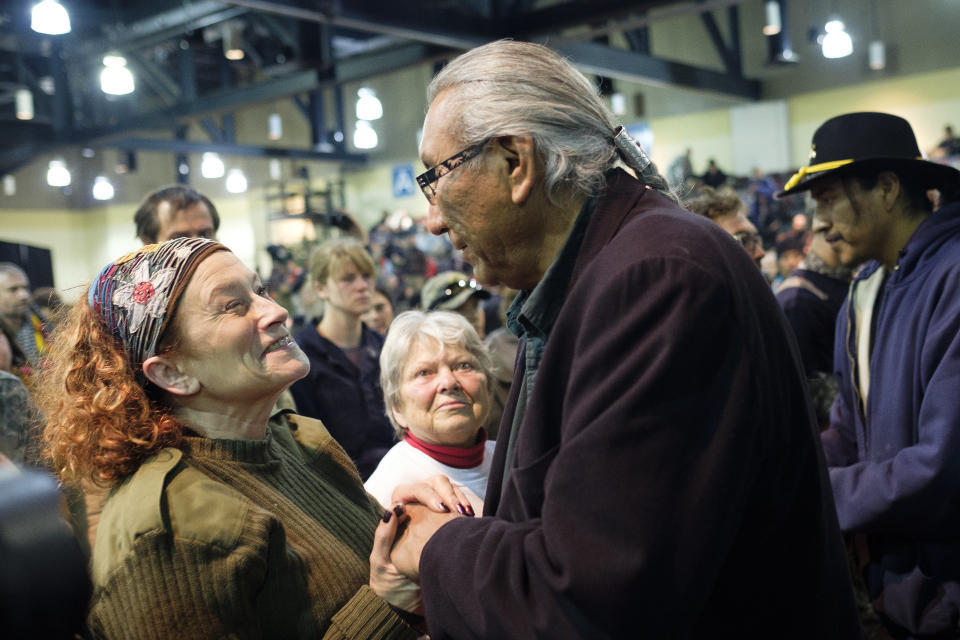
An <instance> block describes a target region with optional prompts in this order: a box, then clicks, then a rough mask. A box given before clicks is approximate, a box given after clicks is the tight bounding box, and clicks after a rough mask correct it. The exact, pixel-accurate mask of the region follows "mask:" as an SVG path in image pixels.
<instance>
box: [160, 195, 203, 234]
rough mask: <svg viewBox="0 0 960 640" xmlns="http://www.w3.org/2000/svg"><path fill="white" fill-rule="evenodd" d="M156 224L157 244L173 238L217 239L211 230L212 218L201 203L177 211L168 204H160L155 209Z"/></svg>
mask: <svg viewBox="0 0 960 640" xmlns="http://www.w3.org/2000/svg"><path fill="white" fill-rule="evenodd" d="M157 222H158V223H159V229H158V231H157V242H166V241H167V240H173V239H174V238H208V239H210V240H216V238H217V232H216V230H215V229H214V228H213V216H212V215H211V214H210V210H209V209H208V208H207V205H205V204H204V203H202V202H197V203H194V204H192V205H190V206H189V207H187V208H186V209H180V210H178V211H174V210H173V207H171V206H170V203H169V202H166V201H164V202H161V203H160V205H159V206H158V207H157Z"/></svg>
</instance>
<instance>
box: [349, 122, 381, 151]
mask: <svg viewBox="0 0 960 640" xmlns="http://www.w3.org/2000/svg"><path fill="white" fill-rule="evenodd" d="M378 142H379V140H378V139H377V132H376V131H374V130H373V126H371V124H370V123H369V122H367V121H366V120H357V128H356V129H355V130H354V131H353V146H355V147H356V148H357V149H373V148H375V147H376V146H377V143H378Z"/></svg>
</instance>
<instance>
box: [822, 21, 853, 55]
mask: <svg viewBox="0 0 960 640" xmlns="http://www.w3.org/2000/svg"><path fill="white" fill-rule="evenodd" d="M824 30H825V31H826V34H824V36H823V39H822V40H821V41H820V47H821V50H822V51H823V57H824V58H846V57H847V56H849V55H850V54H851V53H853V40H852V39H851V38H850V34H849V33H847V28H846V27H845V26H844V24H843V21H842V20H840V19H839V18H831V19H830V20H828V21H827V24H826V26H825V27H824Z"/></svg>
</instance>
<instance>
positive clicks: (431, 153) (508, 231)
mask: <svg viewBox="0 0 960 640" xmlns="http://www.w3.org/2000/svg"><path fill="white" fill-rule="evenodd" d="M455 121H456V107H455V106H454V105H453V101H452V100H450V99H449V94H448V93H447V92H443V93H441V94H440V95H439V96H438V97H437V98H436V99H435V100H434V101H433V104H431V105H430V109H429V111H428V112H427V117H426V119H425V120H424V121H423V138H422V140H421V142H420V160H421V161H422V162H423V164H424V166H426V167H432V166H434V165H435V164H437V163H439V162H441V161H443V160H446V159H447V158H449V157H450V156H452V155H454V154H456V153H458V152H460V151H462V150H463V146H464V145H463V144H462V143H461V142H460V141H459V140H458V139H457V136H456V135H455V134H456V131H455V128H454V123H455ZM504 155H508V154H506V152H505V151H504V150H503V148H502V147H500V148H497V142H496V141H491V142H490V143H488V145H487V147H486V149H485V151H484V152H483V153H482V154H481V155H480V156H478V157H477V158H474V159H473V160H471V161H470V162H471V163H472V164H471V165H468V166H461V167H458V168H456V169H454V170H453V171H451V172H450V173H448V174H446V175H444V176H442V177H441V178H440V179H439V180H438V181H437V182H436V184H435V185H434V187H435V188H436V190H437V193H436V196H435V197H434V202H433V204H431V205H430V206H429V208H428V209H427V218H426V226H427V229H429V230H430V232H431V233H433V234H435V235H442V234H443V233H446V234H447V236H448V237H449V238H450V243H451V244H452V245H453V247H454V249H456V250H458V251H461V252H462V253H463V258H464V260H465V261H466V262H468V263H470V264H471V265H473V268H474V272H475V275H476V278H477V280H478V281H480V282H482V283H484V284H497V283H503V284H508V285H511V286H514V287H515V288H525V287H524V286H523V285H524V284H526V283H527V282H529V280H530V277H531V276H530V274H528V273H525V272H524V271H523V269H522V267H521V266H520V264H521V263H519V262H518V260H517V255H518V253H520V252H522V251H523V246H524V244H525V243H527V242H530V241H531V239H533V238H537V237H539V238H540V239H542V237H543V234H542V229H533V228H532V227H533V226H536V225H537V224H539V223H537V222H536V221H537V217H536V216H534V215H530V213H529V212H528V211H523V210H518V208H517V207H515V205H514V204H513V201H512V200H511V197H510V186H509V183H508V181H507V175H508V168H507V167H508V165H507V163H506V162H505V161H501V160H502V158H503V157H504ZM536 279H539V274H537V275H536ZM511 283H513V284H511ZM518 283H519V284H518Z"/></svg>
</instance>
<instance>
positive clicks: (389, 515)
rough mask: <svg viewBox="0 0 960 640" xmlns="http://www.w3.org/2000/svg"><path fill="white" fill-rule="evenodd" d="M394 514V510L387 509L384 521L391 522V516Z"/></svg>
mask: <svg viewBox="0 0 960 640" xmlns="http://www.w3.org/2000/svg"><path fill="white" fill-rule="evenodd" d="M392 515H393V511H390V510H389V509H388V510H387V511H385V512H384V514H383V521H384V522H390V517H391V516H392Z"/></svg>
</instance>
